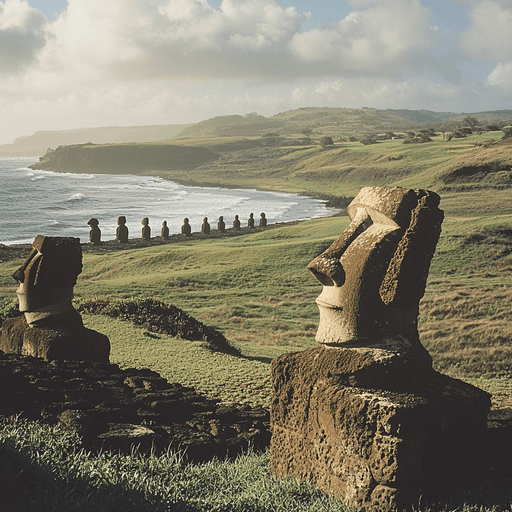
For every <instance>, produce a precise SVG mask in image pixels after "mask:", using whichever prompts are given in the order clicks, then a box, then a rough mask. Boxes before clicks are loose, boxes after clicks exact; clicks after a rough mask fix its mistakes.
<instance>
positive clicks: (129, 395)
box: [0, 351, 270, 462]
mask: <svg viewBox="0 0 512 512" xmlns="http://www.w3.org/2000/svg"><path fill="white" fill-rule="evenodd" d="M0 389H1V390H2V393H0V416H7V417H8V416H13V415H17V414H21V415H22V416H23V417H26V418H28V419H31V420H39V421H44V422H47V423H50V424H59V425H61V426H62V427H64V428H68V429H71V430H74V431H76V432H77V433H78V434H80V435H81V436H82V439H83V441H82V442H83V447H84V448H86V449H87V450H92V451H98V450H115V451H121V452H125V453H131V450H132V448H133V447H139V449H140V450H141V451H142V452H149V451H150V450H151V449H156V451H157V452H158V451H159V450H164V449H166V448H167V447H169V446H170V447H172V448H175V449H180V450H185V454H186V458H188V460H191V461H195V462H203V461H206V460H211V459H212V458H213V457H219V458H221V459H224V458H226V457H233V456H236V455H238V454H239V453H241V452H244V451H247V449H248V447H249V446H251V447H253V448H254V449H255V450H263V449H265V448H266V447H267V446H268V445H269V443H270V429H269V412H268V411H267V410H265V409H260V408H253V407H250V406H248V405H241V404H231V403H221V402H219V401H216V400H211V399H208V398H206V397H204V396H202V395H200V394H198V393H197V392H196V391H195V390H194V389H193V388H189V387H185V386H182V385H181V384H178V383H169V382H167V381H166V380H165V379H164V378H163V377H161V376H160V375H159V374H157V373H156V372H153V371H151V370H147V369H142V370H137V369H134V368H132V369H124V370H123V369H121V368H119V366H117V365H116V364H107V363H94V362H92V361H62V360H54V361H46V360H44V359H41V358H35V357H30V356H19V355H14V354H4V353H3V352H1V351H0Z"/></svg>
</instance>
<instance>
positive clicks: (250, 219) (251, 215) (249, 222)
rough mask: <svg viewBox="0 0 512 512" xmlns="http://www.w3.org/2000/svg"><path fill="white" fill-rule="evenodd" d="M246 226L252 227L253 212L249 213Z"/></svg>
mask: <svg viewBox="0 0 512 512" xmlns="http://www.w3.org/2000/svg"><path fill="white" fill-rule="evenodd" d="M247 227H248V228H250V229H252V228H254V213H250V214H249V220H248V221H247Z"/></svg>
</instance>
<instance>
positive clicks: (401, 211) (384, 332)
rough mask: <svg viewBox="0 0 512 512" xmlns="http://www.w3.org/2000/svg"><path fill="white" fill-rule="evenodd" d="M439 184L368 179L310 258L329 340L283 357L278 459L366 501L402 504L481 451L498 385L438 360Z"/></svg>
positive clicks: (450, 477) (363, 506) (284, 468)
mask: <svg viewBox="0 0 512 512" xmlns="http://www.w3.org/2000/svg"><path fill="white" fill-rule="evenodd" d="M438 205H439V196H438V195H437V194H435V193H434V192H430V191H426V190H407V189H402V188H385V187H366V188H364V189H362V190H361V192H360V193H359V194H358V195H357V196H356V197H355V199H354V200H353V201H352V203H351V204H350V205H349V207H348V212H349V216H350V218H351V220H352V222H351V224H350V225H349V226H348V227H347V229H346V230H345V231H344V232H343V233H342V234H341V235H340V237H339V238H338V239H337V240H336V241H335V242H334V243H333V244H332V245H331V246H330V247H329V248H328V249H327V250H326V251H325V252H324V253H322V254H321V255H320V256H318V257H317V258H315V259H314V260H313V261H312V262H311V263H310V265H309V267H308V268H309V270H310V271H311V273H312V274H313V275H314V276H315V277H316V278H317V279H318V280H319V281H320V282H321V283H322V285H323V290H322V293H321V294H320V296H319V297H318V299H317V300H316V302H317V305H318V307H319V310H320V324H319V327H318V331H317V335H316V339H317V341H318V342H319V343H321V346H320V347H318V348H315V349H311V350H306V351H303V352H295V353H290V354H285V355H283V356H281V357H279V358H276V359H274V360H273V362H272V385H273V391H272V408H271V423H272V441H271V453H272V471H273V473H274V474H275V475H277V476H285V475H292V476H294V477H296V478H299V479H301V480H308V481H310V482H313V483H315V484H316V485H318V486H319V487H320V488H321V489H323V490H325V491H327V492H330V493H333V494H334V495H336V496H337V497H339V498H341V499H343V500H344V501H345V502H346V503H347V504H348V505H351V506H354V507H356V508H357V509H358V510H365V511H372V512H373V511H382V512H387V511H397V510H402V509H404V508H407V507H409V506H410V505H412V504H417V503H418V501H417V500H418V498H419V496H420V495H422V494H424V493H429V492H434V491H439V490H440V489H441V488H443V487H445V486H446V485H448V486H450V485H453V484H455V483H457V482H460V481H461V480H464V479H465V478H467V477H468V476H469V475H470V474H471V473H472V471H473V470H475V469H476V468H477V466H478V463H479V462H480V459H479V458H478V456H477V454H478V455H480V454H481V448H482V439H483V438H484V437H485V436H484V434H485V428H486V418H487V414H488V412H489V409H490V396H489V395H488V394H487V393H486V392H484V391H482V390H480V389H478V388H475V387H473V386H470V385H468V384H465V383H463V382H461V381H458V380H454V379H450V378H448V377H446V376H443V375H441V374H439V373H437V372H435V371H434V370H433V369H432V360H431V357H430V355H429V354H428V352H427V351H426V349H425V348H424V347H423V346H422V345H421V343H420V340H419V336H418V330H417V317H418V310H419V301H420V299H421V297H422V296H423V293H424V291H425V285H426V280H427V276H428V269H429V266H430V261H431V258H432V256H433V254H434V251H435V247H436V244H437V241H438V238H439V234H440V230H441V222H442V219H443V212H442V211H441V210H439V208H438Z"/></svg>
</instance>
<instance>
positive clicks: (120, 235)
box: [116, 215, 128, 244]
mask: <svg viewBox="0 0 512 512" xmlns="http://www.w3.org/2000/svg"><path fill="white" fill-rule="evenodd" d="M116 242H119V243H122V244H125V243H126V242H128V228H127V226H126V217H125V216H124V215H121V216H120V217H118V218H117V230H116Z"/></svg>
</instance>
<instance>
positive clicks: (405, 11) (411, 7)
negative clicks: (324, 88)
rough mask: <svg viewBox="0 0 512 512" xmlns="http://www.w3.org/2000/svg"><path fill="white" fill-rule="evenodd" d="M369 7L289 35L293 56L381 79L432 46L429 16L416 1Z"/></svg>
mask: <svg viewBox="0 0 512 512" xmlns="http://www.w3.org/2000/svg"><path fill="white" fill-rule="evenodd" d="M352 3H354V4H357V5H359V4H360V3H363V2H355V1H354V0H353V1H352ZM365 3H366V2H365ZM374 3H375V4H376V5H373V6H371V7H369V8H367V9H364V10H356V11H354V12H352V13H351V14H349V15H348V16H347V17H346V18H345V19H343V20H341V21H340V22H339V23H337V24H334V25H331V26H328V27H324V28H321V29H313V30H310V31H309V32H306V33H301V34H295V35H294V37H293V40H292V43H291V46H292V48H293V51H294V54H295V55H296V57H297V58H299V59H300V60H302V61H304V62H306V63H307V62H318V61H322V62H326V63H327V62H328V63H330V65H331V66H332V67H333V68H337V69H338V71H343V72H346V71H351V72H355V73H357V72H364V73H366V74H367V73H369V72H370V73H373V74H383V73H384V74H387V73H390V72H393V71H394V70H396V69H398V68H400V67H402V66H404V65H405V64H406V63H407V61H408V59H410V58H411V56H412V55H415V54H417V53H418V52H425V51H426V50H428V49H429V48H430V47H432V46H433V45H434V44H435V43H436V41H437V34H436V31H435V30H434V28H433V27H431V26H430V25H429V16H430V11H429V10H428V9H426V8H425V7H423V6H422V5H421V4H420V2H419V1H418V0H384V1H380V2H374Z"/></svg>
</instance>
